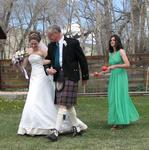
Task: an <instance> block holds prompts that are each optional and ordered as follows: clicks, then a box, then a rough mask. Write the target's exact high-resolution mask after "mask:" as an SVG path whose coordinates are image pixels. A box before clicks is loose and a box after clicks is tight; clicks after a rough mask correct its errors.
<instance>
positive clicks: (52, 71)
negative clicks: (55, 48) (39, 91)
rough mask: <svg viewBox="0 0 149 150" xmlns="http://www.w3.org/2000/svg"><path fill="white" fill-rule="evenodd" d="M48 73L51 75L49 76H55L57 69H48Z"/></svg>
mask: <svg viewBox="0 0 149 150" xmlns="http://www.w3.org/2000/svg"><path fill="white" fill-rule="evenodd" d="M46 71H47V73H48V74H49V75H54V74H55V73H56V72H57V71H56V70H55V69H53V68H48V69H47V70H46Z"/></svg>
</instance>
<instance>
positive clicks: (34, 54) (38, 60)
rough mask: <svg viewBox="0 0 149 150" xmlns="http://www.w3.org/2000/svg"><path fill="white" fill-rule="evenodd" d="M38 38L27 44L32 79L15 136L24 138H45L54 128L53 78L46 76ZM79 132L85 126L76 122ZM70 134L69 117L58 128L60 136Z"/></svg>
mask: <svg viewBox="0 0 149 150" xmlns="http://www.w3.org/2000/svg"><path fill="white" fill-rule="evenodd" d="M40 40H41V38H40V34H39V33H38V32H31V33H30V35H29V42H30V44H31V47H32V51H31V49H30V55H29V57H28V60H29V62H30V64H31V68H32V70H31V77H30V85H29V91H28V94H27V98H26V102H25V106H24V109H23V113H22V117H21V121H20V124H19V128H18V134H20V135H24V134H28V135H48V134H49V133H50V129H53V128H54V127H55V123H56V116H57V107H56V105H55V104H54V98H55V85H54V82H53V77H52V76H46V74H45V72H44V67H43V63H47V62H46V60H44V57H45V56H46V50H45V49H44V48H43V47H44V46H39V42H40ZM78 123H79V124H80V127H81V129H82V130H86V129H87V126H86V124H84V123H83V122H82V121H81V120H79V119H78ZM71 130H72V124H71V121H70V119H69V115H66V119H65V121H64V123H63V125H62V126H61V130H60V132H62V133H63V132H69V131H71Z"/></svg>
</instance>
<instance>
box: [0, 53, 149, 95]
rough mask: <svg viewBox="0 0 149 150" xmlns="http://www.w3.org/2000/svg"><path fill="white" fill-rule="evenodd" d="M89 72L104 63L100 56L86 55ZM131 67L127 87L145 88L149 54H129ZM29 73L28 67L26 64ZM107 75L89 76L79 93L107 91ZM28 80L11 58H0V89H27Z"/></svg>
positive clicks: (132, 88) (131, 88) (135, 89)
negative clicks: (12, 62) (100, 76)
mask: <svg viewBox="0 0 149 150" xmlns="http://www.w3.org/2000/svg"><path fill="white" fill-rule="evenodd" d="M87 59H88V64H89V71H90V73H92V72H94V71H100V67H101V66H102V65H103V64H104V58H103V57H101V56H94V57H87ZM129 59H130V62H131V64H132V65H131V68H129V69H128V78H129V89H130V91H144V90H146V86H147V89H148V85H147V78H148V77H149V73H147V67H148V66H149V54H135V55H129ZM28 72H29V73H30V67H29V66H28ZM108 77H109V76H108V75H106V76H105V77H102V78H94V77H90V80H89V81H88V85H87V86H86V87H81V82H80V85H79V92H80V93H99V92H106V91H107V84H108ZM28 85H29V81H28V80H26V79H25V78H24V76H23V74H21V71H20V69H18V68H17V67H14V66H13V65H12V64H11V60H0V89H1V90H28Z"/></svg>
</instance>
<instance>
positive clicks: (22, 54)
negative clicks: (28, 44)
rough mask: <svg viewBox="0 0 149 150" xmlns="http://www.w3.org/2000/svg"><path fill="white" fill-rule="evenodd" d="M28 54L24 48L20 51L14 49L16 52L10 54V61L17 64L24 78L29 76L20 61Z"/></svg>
mask: <svg viewBox="0 0 149 150" xmlns="http://www.w3.org/2000/svg"><path fill="white" fill-rule="evenodd" d="M28 55H29V53H28V51H26V50H21V51H16V53H15V54H14V55H13V56H12V63H13V65H15V66H17V67H18V68H19V69H20V70H21V72H22V73H23V74H24V76H25V78H26V79H29V76H28V74H27V71H26V69H25V68H24V67H23V66H22V62H23V60H24V58H25V57H27V56H28Z"/></svg>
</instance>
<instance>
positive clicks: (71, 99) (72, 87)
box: [55, 79, 78, 107]
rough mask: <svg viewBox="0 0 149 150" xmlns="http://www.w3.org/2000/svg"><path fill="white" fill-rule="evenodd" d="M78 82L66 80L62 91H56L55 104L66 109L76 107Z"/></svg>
mask: <svg viewBox="0 0 149 150" xmlns="http://www.w3.org/2000/svg"><path fill="white" fill-rule="evenodd" d="M77 92H78V82H74V81H70V80H67V79H66V80H65V85H64V88H63V90H62V91H56V94H55V104H57V105H62V106H66V107H71V106H74V105H75V104H76V103H77Z"/></svg>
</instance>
